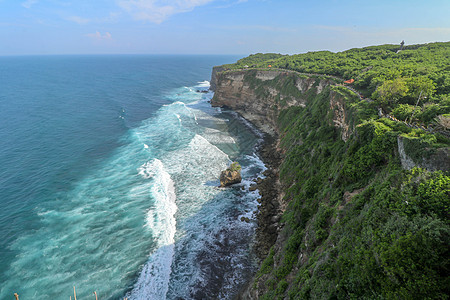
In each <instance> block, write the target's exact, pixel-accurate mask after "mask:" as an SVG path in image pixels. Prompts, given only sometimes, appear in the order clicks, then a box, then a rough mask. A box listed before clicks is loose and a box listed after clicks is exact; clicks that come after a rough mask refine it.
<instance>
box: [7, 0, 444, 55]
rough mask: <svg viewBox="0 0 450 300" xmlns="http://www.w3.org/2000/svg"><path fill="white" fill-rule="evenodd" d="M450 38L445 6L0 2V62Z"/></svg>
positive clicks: (267, 0) (394, 2) (271, 0)
mask: <svg viewBox="0 0 450 300" xmlns="http://www.w3.org/2000/svg"><path fill="white" fill-rule="evenodd" d="M402 40H405V42H406V44H415V43H426V42H432V41H450V0H421V1H416V0H389V1H385V0H381V1H380V0H379V1H373V0H372V1H369V0H366V1H365V0H347V1H345V0H339V1H338V0H76V1H75V0H0V55H24V54H241V55H247V54H251V53H257V52H276V53H288V54H292V53H302V52H307V51H314V50H331V51H341V50H345V49H349V48H353V47H363V46H368V45H377V44H387V43H393V44H397V43H400V42H401V41H402Z"/></svg>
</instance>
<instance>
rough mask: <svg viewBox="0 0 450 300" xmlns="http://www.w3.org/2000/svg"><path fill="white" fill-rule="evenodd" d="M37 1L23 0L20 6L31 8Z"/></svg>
mask: <svg viewBox="0 0 450 300" xmlns="http://www.w3.org/2000/svg"><path fill="white" fill-rule="evenodd" d="M37 2H38V0H27V1H25V2H22V6H23V7H25V8H31V7H32V6H33V5H34V4H36V3H37Z"/></svg>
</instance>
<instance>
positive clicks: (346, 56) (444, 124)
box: [225, 43, 450, 299]
mask: <svg viewBox="0 0 450 300" xmlns="http://www.w3.org/2000/svg"><path fill="white" fill-rule="evenodd" d="M399 48H400V46H399V45H398V46H397V45H383V46H374V47H367V48H362V49H351V50H348V51H344V52H340V53H331V52H325V51H322V52H313V53H306V54H299V55H292V56H282V55H262V54H257V55H253V56H250V57H248V58H245V59H242V60H240V61H238V62H237V63H236V64H234V65H227V66H225V67H226V68H228V69H241V68H268V65H269V64H270V65H271V68H272V69H273V68H282V69H283V68H284V69H290V70H295V71H298V72H301V73H317V74H328V75H334V76H338V77H342V78H343V79H351V78H352V79H355V82H354V83H353V84H352V85H353V87H354V88H355V89H356V90H357V91H359V92H361V93H362V94H363V95H364V96H365V97H370V99H371V100H370V99H369V100H367V99H361V98H359V97H358V96H357V95H356V94H354V93H352V92H350V91H349V90H348V89H347V88H344V87H342V86H328V87H326V88H325V89H324V90H323V91H322V92H321V93H319V94H318V95H317V96H315V97H311V96H310V95H308V103H307V105H306V107H290V108H287V109H285V110H283V111H282V112H281V113H280V115H279V120H278V127H279V128H278V129H279V132H280V138H281V147H282V149H283V151H284V160H283V163H282V165H281V167H280V181H281V184H282V189H283V191H284V193H285V196H284V201H285V202H287V203H289V204H288V207H287V209H286V211H285V212H284V214H283V217H282V220H281V223H282V224H283V229H282V231H281V233H280V235H279V237H278V240H277V243H276V244H275V245H274V246H273V247H272V249H271V250H270V253H269V255H268V256H267V258H266V259H265V260H264V261H263V263H262V265H261V268H260V270H259V272H258V274H257V275H256V279H255V281H254V282H253V283H252V288H253V289H254V290H257V291H258V294H259V295H260V296H261V298H262V299H448V297H449V295H450V290H449V288H450V281H449V277H448V274H450V269H449V268H450V264H449V258H450V255H449V254H450V253H449V245H450V222H449V221H450V220H449V213H450V212H449V204H450V200H449V199H450V176H449V172H448V171H427V170H426V169H422V168H418V167H416V168H413V169H411V170H405V169H404V168H402V166H401V162H400V155H399V151H398V143H399V141H400V140H401V141H403V143H404V147H405V151H407V152H408V153H409V155H410V156H411V157H413V159H414V161H418V162H420V161H422V160H423V159H424V158H427V157H430V156H432V155H433V154H434V153H436V151H440V150H443V149H444V150H445V149H448V147H449V144H450V140H449V135H448V133H449V123H450V122H449V117H450V116H449V114H450V43H434V44H426V45H415V46H407V47H405V48H404V49H403V50H401V51H398V50H399ZM260 84H269V83H262V82H260ZM331 93H334V94H338V95H340V97H342V98H343V99H345V109H346V111H347V117H348V122H349V123H350V125H351V128H353V133H352V134H351V136H350V138H349V139H348V140H347V141H346V142H344V141H343V140H342V139H341V136H340V131H339V129H337V128H336V127H335V126H333V123H332V122H331V119H332V117H333V110H332V109H330V94H331ZM372 100H373V101H372ZM417 102H418V104H417ZM416 104H417V106H416ZM379 108H381V109H382V110H384V112H386V113H389V114H390V115H392V116H394V118H391V119H389V118H386V117H383V118H381V117H379V115H378V113H377V111H378V110H379ZM396 119H398V120H396ZM403 120H407V122H406V123H405V122H401V121H403ZM411 124H415V125H416V127H414V126H412V125H411ZM421 126H423V127H421ZM427 127H428V128H427ZM427 129H428V130H427ZM443 153H447V154H448V152H445V151H444V152H443ZM444 159H447V161H448V155H447V156H446V157H445V156H444Z"/></svg>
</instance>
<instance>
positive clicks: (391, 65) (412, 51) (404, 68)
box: [225, 42, 450, 124]
mask: <svg viewBox="0 0 450 300" xmlns="http://www.w3.org/2000/svg"><path fill="white" fill-rule="evenodd" d="M269 64H270V65H271V66H272V67H273V68H282V69H289V70H295V71H298V72H303V73H318V74H328V75H335V76H338V77H342V78H344V79H350V78H353V79H355V82H354V83H353V86H354V87H355V88H357V89H358V90H359V91H361V92H362V93H363V94H364V95H365V96H366V97H371V98H372V99H374V100H376V102H377V104H378V105H379V106H382V107H383V108H384V109H385V110H386V111H388V112H390V111H395V113H396V115H395V116H396V117H397V116H398V117H400V118H401V119H402V120H405V119H407V118H411V117H414V119H415V120H417V121H419V122H421V123H425V124H429V123H432V122H433V120H434V119H435V118H436V117H438V116H439V115H443V114H448V113H450V105H449V101H450V42H445V43H430V44H421V45H411V46H406V47H404V48H403V49H402V50H400V45H380V46H371V47H365V48H355V49H350V50H347V51H343V52H338V53H333V52H330V51H318V52H308V53H304V54H296V55H280V54H255V55H251V56H249V57H246V58H243V59H241V60H239V61H238V62H237V63H236V64H231V65H226V66H225V67H226V68H227V69H239V68H243V67H244V66H246V65H247V66H250V67H257V68H267V66H268V65H269ZM419 96H420V101H419V107H418V109H417V110H416V111H415V113H413V111H414V106H415V105H416V102H417V99H418V98H419ZM400 105H402V106H401V107H402V108H398V107H399V106H400ZM399 110H401V111H399ZM398 117H397V118H398Z"/></svg>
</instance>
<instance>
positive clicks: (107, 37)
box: [86, 31, 112, 41]
mask: <svg viewBox="0 0 450 300" xmlns="http://www.w3.org/2000/svg"><path fill="white" fill-rule="evenodd" d="M86 36H87V37H90V38H91V39H94V40H97V41H101V40H111V39H112V36H111V33H109V32H105V34H101V33H100V32H98V31H96V32H95V33H88V34H86Z"/></svg>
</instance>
